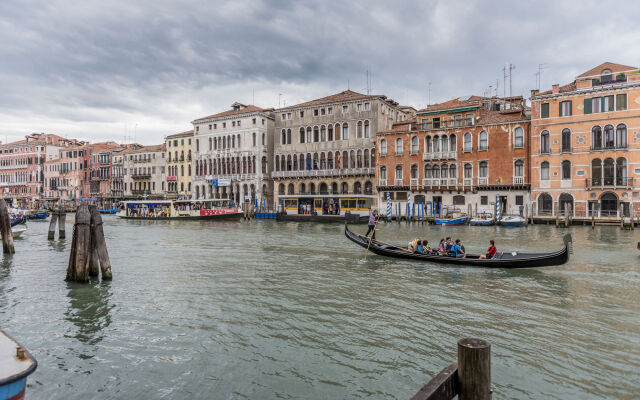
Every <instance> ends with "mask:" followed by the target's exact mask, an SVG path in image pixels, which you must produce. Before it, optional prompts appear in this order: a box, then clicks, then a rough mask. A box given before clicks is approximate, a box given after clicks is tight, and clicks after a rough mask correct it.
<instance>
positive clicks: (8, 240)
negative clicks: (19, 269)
mask: <svg viewBox="0 0 640 400" xmlns="http://www.w3.org/2000/svg"><path fill="white" fill-rule="evenodd" d="M0 233H2V253H3V254H13V253H15V249H14V247H13V234H12V233H11V219H10V218H9V210H7V203H6V202H5V201H4V200H0Z"/></svg>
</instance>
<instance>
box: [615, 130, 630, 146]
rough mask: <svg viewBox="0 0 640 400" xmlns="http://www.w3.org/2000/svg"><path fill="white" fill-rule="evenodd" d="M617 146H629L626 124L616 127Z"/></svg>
mask: <svg viewBox="0 0 640 400" xmlns="http://www.w3.org/2000/svg"><path fill="white" fill-rule="evenodd" d="M616 147H617V148H626V147H627V126H626V125H625V124H619V125H618V126H617V127H616Z"/></svg>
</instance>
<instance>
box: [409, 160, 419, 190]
mask: <svg viewBox="0 0 640 400" xmlns="http://www.w3.org/2000/svg"><path fill="white" fill-rule="evenodd" d="M409 173H410V177H411V182H410V184H411V186H415V185H417V184H418V166H417V165H416V164H413V165H411V170H410V171H409Z"/></svg>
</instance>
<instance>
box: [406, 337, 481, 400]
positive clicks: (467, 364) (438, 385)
mask: <svg viewBox="0 0 640 400" xmlns="http://www.w3.org/2000/svg"><path fill="white" fill-rule="evenodd" d="M491 392H492V390H491V344H490V343H489V342H487V341H486V340H482V339H473V338H466V339H460V340H459V341H458V362H457V363H455V362H454V363H452V364H450V365H449V366H448V367H446V368H445V369H443V370H442V371H441V372H440V373H439V374H438V375H436V376H435V377H434V378H433V379H431V381H429V383H427V384H426V385H424V386H423V387H422V388H421V389H420V390H419V391H418V393H416V394H415V395H414V396H413V397H412V398H411V400H451V399H453V398H454V397H456V396H458V399H459V400H472V399H473V400H490V399H491Z"/></svg>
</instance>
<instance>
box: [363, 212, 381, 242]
mask: <svg viewBox="0 0 640 400" xmlns="http://www.w3.org/2000/svg"><path fill="white" fill-rule="evenodd" d="M377 220H378V211H376V210H371V211H369V223H368V224H367V225H368V227H369V229H368V230H367V234H366V235H364V236H365V237H367V236H369V233H371V232H373V233H372V234H371V239H375V238H376V221H377Z"/></svg>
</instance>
